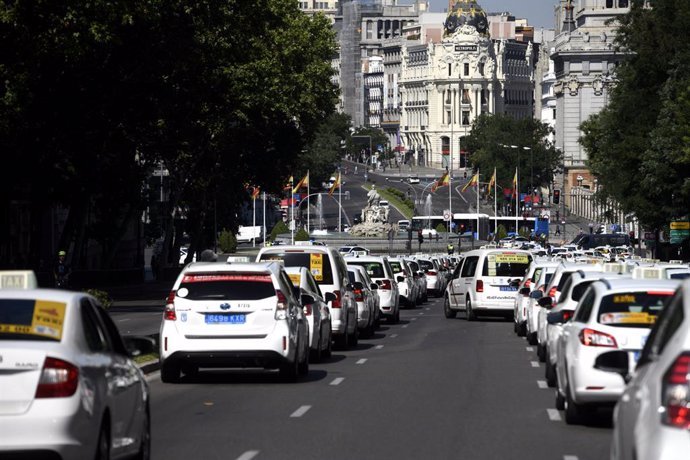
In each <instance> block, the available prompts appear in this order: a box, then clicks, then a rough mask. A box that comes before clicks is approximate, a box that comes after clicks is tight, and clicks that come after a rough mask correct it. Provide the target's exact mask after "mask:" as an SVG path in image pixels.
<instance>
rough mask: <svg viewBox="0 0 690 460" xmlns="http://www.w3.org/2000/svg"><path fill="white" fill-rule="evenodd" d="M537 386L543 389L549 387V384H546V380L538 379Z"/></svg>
mask: <svg viewBox="0 0 690 460" xmlns="http://www.w3.org/2000/svg"><path fill="white" fill-rule="evenodd" d="M537 386H538V387H539V388H541V389H542V390H545V389H547V388H548V387H549V386H548V385H547V384H546V380H537Z"/></svg>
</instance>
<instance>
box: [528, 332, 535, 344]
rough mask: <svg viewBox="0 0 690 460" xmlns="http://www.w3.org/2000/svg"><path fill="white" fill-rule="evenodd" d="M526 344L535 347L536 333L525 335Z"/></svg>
mask: <svg viewBox="0 0 690 460" xmlns="http://www.w3.org/2000/svg"><path fill="white" fill-rule="evenodd" d="M527 343H529V344H530V345H536V344H537V333H536V332H530V333H529V334H528V335H527Z"/></svg>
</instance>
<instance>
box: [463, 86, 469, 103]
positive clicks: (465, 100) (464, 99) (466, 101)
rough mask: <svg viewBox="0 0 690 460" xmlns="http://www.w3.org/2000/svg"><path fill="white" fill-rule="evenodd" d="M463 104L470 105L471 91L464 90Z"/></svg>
mask: <svg viewBox="0 0 690 460" xmlns="http://www.w3.org/2000/svg"><path fill="white" fill-rule="evenodd" d="M462 103H463V104H469V103H470V90H469V89H463V90H462Z"/></svg>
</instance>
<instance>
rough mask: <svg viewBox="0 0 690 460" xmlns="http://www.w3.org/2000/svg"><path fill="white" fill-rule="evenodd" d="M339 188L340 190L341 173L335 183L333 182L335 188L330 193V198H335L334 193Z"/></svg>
mask: <svg viewBox="0 0 690 460" xmlns="http://www.w3.org/2000/svg"><path fill="white" fill-rule="evenodd" d="M338 188H340V173H338V176H337V177H336V178H335V182H333V186H332V187H331V189H330V190H329V191H328V196H333V192H335V191H336V190H337V189H338Z"/></svg>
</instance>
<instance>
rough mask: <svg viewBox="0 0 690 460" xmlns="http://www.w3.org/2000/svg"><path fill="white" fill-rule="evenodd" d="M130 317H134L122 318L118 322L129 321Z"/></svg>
mask: <svg viewBox="0 0 690 460" xmlns="http://www.w3.org/2000/svg"><path fill="white" fill-rule="evenodd" d="M130 319H132V318H122V319H118V320H117V322H118V323H124V322H125V321H129V320H130Z"/></svg>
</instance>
